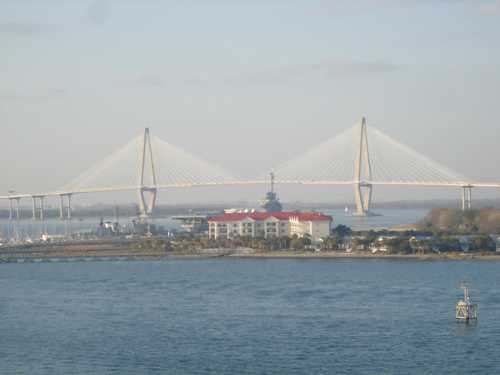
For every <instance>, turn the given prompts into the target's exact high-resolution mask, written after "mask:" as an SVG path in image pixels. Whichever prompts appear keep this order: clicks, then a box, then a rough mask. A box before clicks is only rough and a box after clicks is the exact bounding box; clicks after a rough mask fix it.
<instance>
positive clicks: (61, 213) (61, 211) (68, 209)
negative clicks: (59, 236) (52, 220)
mask: <svg viewBox="0 0 500 375" xmlns="http://www.w3.org/2000/svg"><path fill="white" fill-rule="evenodd" d="M64 197H67V199H68V205H67V206H66V207H64ZM65 208H66V219H68V220H71V194H61V195H59V219H60V220H64V219H65V218H64V211H65Z"/></svg>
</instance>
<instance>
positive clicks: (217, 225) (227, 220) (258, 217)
mask: <svg viewBox="0 0 500 375" xmlns="http://www.w3.org/2000/svg"><path fill="white" fill-rule="evenodd" d="M332 221H333V218H332V217H331V216H328V215H323V214H321V213H319V212H293V211H292V212H238V213H227V214H223V215H219V216H214V217H211V218H210V219H209V220H208V230H209V232H208V233H209V237H210V238H214V239H217V238H226V239H231V238H234V237H238V236H251V237H263V238H268V237H282V236H289V237H291V236H293V235H297V236H299V237H303V236H304V235H308V236H310V237H311V238H312V239H313V240H318V239H320V238H323V237H327V236H328V235H329V234H330V229H331V224H332Z"/></svg>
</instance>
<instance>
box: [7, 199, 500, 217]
mask: <svg viewBox="0 0 500 375" xmlns="http://www.w3.org/2000/svg"><path fill="white" fill-rule="evenodd" d="M282 205H283V209H284V210H318V211H320V210H338V209H344V208H345V207H346V206H347V207H350V208H353V207H354V204H353V202H343V203H325V202H305V201H295V202H282ZM459 205H460V202H459V200H458V199H448V200H415V201H387V202H376V203H374V204H373V210H375V211H376V210H377V209H432V208H458V207H459ZM485 207H492V208H499V209H500V199H475V200H474V208H478V209H479V208H485ZM225 208H242V209H244V208H249V209H251V208H255V209H260V208H259V203H258V202H248V201H239V202H229V203H208V204H207V203H201V202H193V203H191V204H187V203H182V204H163V205H161V204H160V205H158V206H156V208H155V216H157V217H164V216H170V215H183V214H190V213H207V212H214V211H221V210H223V209H225ZM117 212H118V215H119V216H120V217H133V216H137V213H138V207H137V205H136V204H135V203H129V204H118V205H113V204H101V203H96V204H88V205H81V204H80V205H78V204H77V205H75V206H74V212H73V216H74V217H98V216H104V217H114V216H116V214H117ZM31 215H32V212H31V206H28V205H25V206H22V207H21V216H22V218H25V219H26V218H30V217H31ZM45 215H46V217H47V218H56V217H58V216H59V207H58V206H57V205H55V204H52V205H47V206H46V214H45ZM8 217H9V209H8V207H2V208H0V218H1V219H7V218H8Z"/></svg>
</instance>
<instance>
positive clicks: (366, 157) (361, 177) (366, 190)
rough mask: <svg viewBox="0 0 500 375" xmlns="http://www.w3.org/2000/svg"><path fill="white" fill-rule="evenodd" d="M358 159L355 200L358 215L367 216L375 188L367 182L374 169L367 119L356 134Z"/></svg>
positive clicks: (355, 163) (355, 172) (355, 170)
mask: <svg viewBox="0 0 500 375" xmlns="http://www.w3.org/2000/svg"><path fill="white" fill-rule="evenodd" d="M354 141H355V142H356V145H357V149H356V159H355V161H354V200H355V203H356V215H357V216H367V215H368V214H369V212H370V206H371V203H372V193H373V186H372V185H371V184H370V183H369V182H367V181H371V179H372V167H371V162H370V152H369V148H368V134H367V131H366V119H365V118H364V117H363V118H362V119H361V123H360V125H359V133H358V132H356V136H355V140H354Z"/></svg>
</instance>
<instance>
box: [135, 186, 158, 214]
mask: <svg viewBox="0 0 500 375" xmlns="http://www.w3.org/2000/svg"><path fill="white" fill-rule="evenodd" d="M138 195H139V212H140V219H141V221H144V222H145V221H147V219H148V218H149V216H151V215H152V214H153V210H154V208H155V205H156V197H157V190H156V188H147V187H143V188H140V189H139V191H138ZM146 195H149V197H147V196H146ZM148 198H149V199H148Z"/></svg>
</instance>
